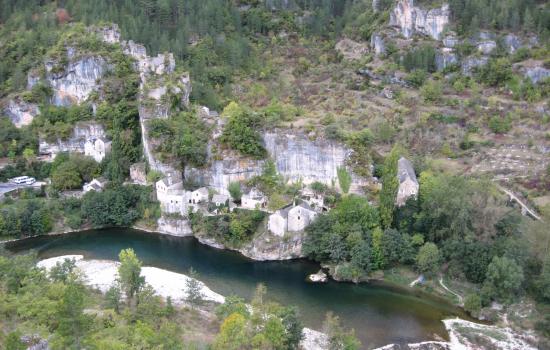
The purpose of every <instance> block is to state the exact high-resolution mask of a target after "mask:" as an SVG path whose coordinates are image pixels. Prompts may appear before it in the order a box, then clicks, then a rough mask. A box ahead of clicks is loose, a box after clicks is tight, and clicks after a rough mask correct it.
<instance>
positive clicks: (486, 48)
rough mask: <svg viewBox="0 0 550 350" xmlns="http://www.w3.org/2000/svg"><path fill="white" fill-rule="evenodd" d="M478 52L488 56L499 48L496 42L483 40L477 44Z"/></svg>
mask: <svg viewBox="0 0 550 350" xmlns="http://www.w3.org/2000/svg"><path fill="white" fill-rule="evenodd" d="M476 46H477V50H478V51H479V52H481V53H482V54H484V55H488V54H490V53H491V52H493V50H494V49H496V48H497V43H496V41H494V40H483V41H480V42H478V43H477V45H476Z"/></svg>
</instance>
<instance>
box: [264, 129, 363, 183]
mask: <svg viewBox="0 0 550 350" xmlns="http://www.w3.org/2000/svg"><path fill="white" fill-rule="evenodd" d="M262 136H263V140H264V143H265V148H266V149H267V151H268V153H269V155H270V156H271V158H272V159H273V160H274V162H275V165H276V167H277V172H278V173H279V174H280V175H282V176H283V177H284V178H285V179H287V180H288V181H290V182H297V181H302V182H303V183H304V184H306V185H307V184H310V183H312V182H315V181H319V182H321V183H324V184H326V185H332V183H333V182H335V184H336V185H338V180H337V179H338V175H337V169H338V168H339V167H344V166H345V165H346V160H347V159H348V157H349V155H350V153H351V151H350V150H349V149H346V148H345V147H343V146H342V145H341V144H338V143H335V142H331V141H327V140H322V139H321V140H315V141H311V140H309V139H308V138H307V137H306V136H305V135H303V134H293V133H288V132H286V133H285V132H284V131H282V130H281V131H278V132H266V133H264V134H263V135H262ZM352 177H353V182H352V188H351V191H354V192H360V187H361V186H363V185H364V184H365V182H366V181H365V180H364V179H362V178H359V177H357V176H354V175H353V174H352Z"/></svg>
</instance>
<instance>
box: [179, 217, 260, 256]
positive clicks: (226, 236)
mask: <svg viewBox="0 0 550 350" xmlns="http://www.w3.org/2000/svg"><path fill="white" fill-rule="evenodd" d="M265 217H266V213H265V212H263V211H260V210H244V209H235V210H234V211H233V212H232V213H229V214H223V215H217V216H204V215H202V214H201V213H200V212H198V213H191V214H190V219H191V227H192V228H193V232H196V233H197V234H199V235H205V236H206V237H209V238H213V239H215V240H216V242H220V243H222V244H224V245H226V246H227V247H230V248H240V247H241V246H243V245H244V244H246V243H248V242H250V241H251V240H252V237H253V236H254V234H255V233H256V232H257V230H258V228H259V226H260V224H261V223H262V222H263V221H264V219H265Z"/></svg>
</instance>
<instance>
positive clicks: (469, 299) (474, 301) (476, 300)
mask: <svg viewBox="0 0 550 350" xmlns="http://www.w3.org/2000/svg"><path fill="white" fill-rule="evenodd" d="M464 310H466V311H467V312H468V313H469V314H470V315H472V316H474V317H477V315H479V311H480V310H481V297H480V296H479V295H478V294H475V293H474V294H468V295H467V296H466V298H465V299H464Z"/></svg>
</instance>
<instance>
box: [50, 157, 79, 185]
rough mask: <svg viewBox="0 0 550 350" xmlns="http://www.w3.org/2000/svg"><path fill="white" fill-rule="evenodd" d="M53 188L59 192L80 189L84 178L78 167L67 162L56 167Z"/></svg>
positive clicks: (53, 175) (53, 174)
mask: <svg viewBox="0 0 550 350" xmlns="http://www.w3.org/2000/svg"><path fill="white" fill-rule="evenodd" d="M52 186H53V187H54V188H55V189H57V190H68V189H74V188H80V186H82V178H81V177H80V173H79V171H78V168H77V167H76V165H75V164H74V163H72V162H65V163H62V164H60V165H59V166H58V167H56V168H55V169H54V170H53V172H52Z"/></svg>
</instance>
